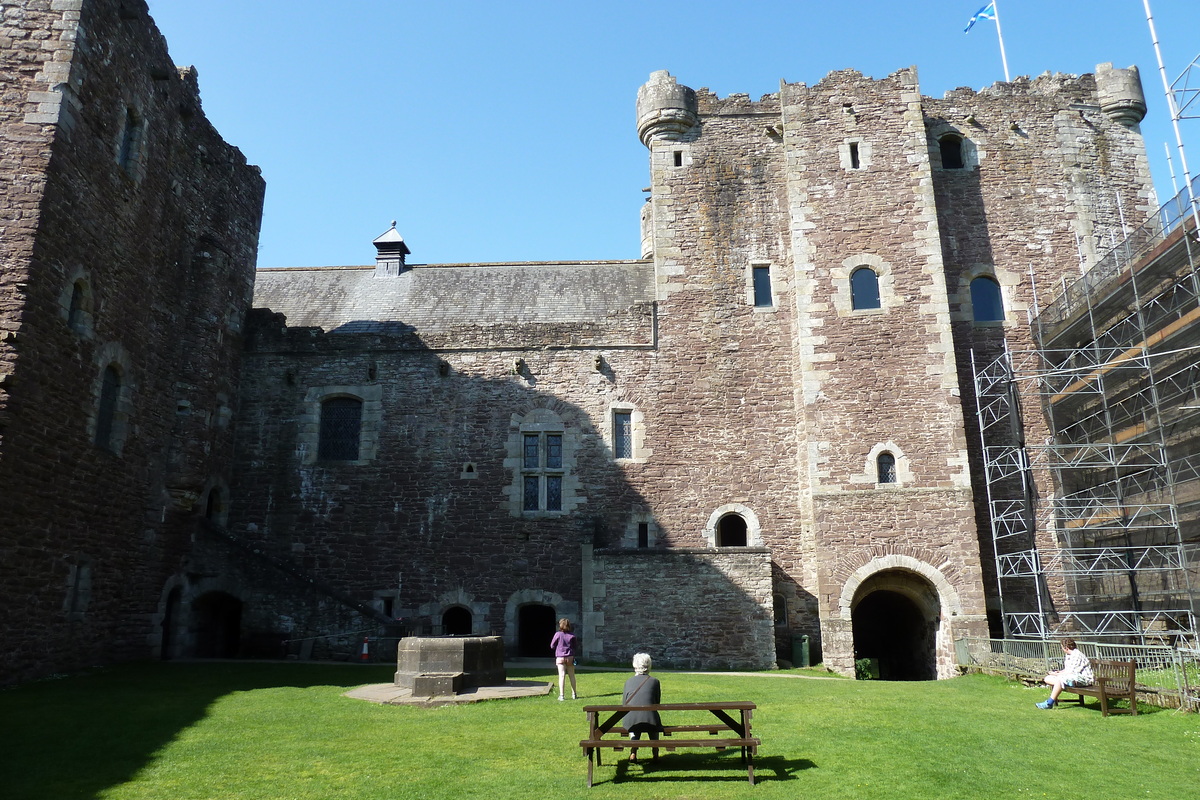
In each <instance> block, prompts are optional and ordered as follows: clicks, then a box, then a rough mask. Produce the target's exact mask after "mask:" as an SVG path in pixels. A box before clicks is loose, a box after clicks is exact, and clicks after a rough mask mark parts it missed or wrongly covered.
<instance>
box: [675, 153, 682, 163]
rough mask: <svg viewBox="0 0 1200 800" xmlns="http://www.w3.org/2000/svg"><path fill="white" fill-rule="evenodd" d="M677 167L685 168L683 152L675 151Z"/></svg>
mask: <svg viewBox="0 0 1200 800" xmlns="http://www.w3.org/2000/svg"><path fill="white" fill-rule="evenodd" d="M675 166H677V167H682V166H683V151H682V150H676V151H675Z"/></svg>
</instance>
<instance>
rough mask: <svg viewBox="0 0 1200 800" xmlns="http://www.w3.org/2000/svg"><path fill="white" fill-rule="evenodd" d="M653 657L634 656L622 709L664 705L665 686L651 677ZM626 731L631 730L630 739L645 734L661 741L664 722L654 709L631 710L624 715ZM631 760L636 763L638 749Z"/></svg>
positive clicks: (642, 654) (631, 754) (656, 754)
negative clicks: (651, 659)
mask: <svg viewBox="0 0 1200 800" xmlns="http://www.w3.org/2000/svg"><path fill="white" fill-rule="evenodd" d="M651 666H652V662H651V661H650V655H649V654H648V653H638V654H636V655H635V656H634V657H633V677H632V678H630V679H629V680H627V681H625V691H624V692H622V693H621V705H623V706H655V705H658V704H659V703H661V702H662V685H661V684H660V683H659V682H658V678H654V677H651V675H650V667H651ZM623 724H624V726H625V729H626V730H628V731H629V738H630V739H631V740H636V739H640V738H642V734H643V733H646V734H649V735H650V738H651V739H654V740H655V741H657V740H658V735H659V734H660V733H662V729H663V725H662V719H660V718H659V716H658V712H657V711H655V710H653V709H646V710H645V711H629V712H627V713H626V714H625V719H624V721H623ZM654 758H655V759H657V758H658V748H657V747H656V748H654ZM629 760H630V761H637V750H630V751H629Z"/></svg>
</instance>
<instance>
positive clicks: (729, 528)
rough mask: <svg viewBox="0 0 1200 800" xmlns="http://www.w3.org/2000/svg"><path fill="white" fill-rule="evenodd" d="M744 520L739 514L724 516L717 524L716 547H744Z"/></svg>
mask: <svg viewBox="0 0 1200 800" xmlns="http://www.w3.org/2000/svg"><path fill="white" fill-rule="evenodd" d="M745 546H746V520H745V519H743V518H742V516H741V515H740V514H726V515H725V516H723V517H721V519H720V520H719V521H718V522H717V547H745Z"/></svg>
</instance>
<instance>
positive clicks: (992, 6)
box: [963, 0, 996, 33]
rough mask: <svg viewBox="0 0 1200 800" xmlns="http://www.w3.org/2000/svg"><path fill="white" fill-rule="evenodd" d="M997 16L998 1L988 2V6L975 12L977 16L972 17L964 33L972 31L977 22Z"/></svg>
mask: <svg viewBox="0 0 1200 800" xmlns="http://www.w3.org/2000/svg"><path fill="white" fill-rule="evenodd" d="M995 18H996V3H995V0H993V2H991V3H988V4H987V5H986V6H984V7H983V8H981V9H979V10H978V11H976V12H975V16H973V17H971V21H970V22H968V23H967V27H965V28H963V33H970V32H971V28H973V27H975V23H976V22H978V21H979V20H981V19H991V20H994V19H995Z"/></svg>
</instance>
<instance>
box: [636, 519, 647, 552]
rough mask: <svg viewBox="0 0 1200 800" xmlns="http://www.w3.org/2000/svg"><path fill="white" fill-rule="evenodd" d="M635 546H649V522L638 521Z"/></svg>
mask: <svg viewBox="0 0 1200 800" xmlns="http://www.w3.org/2000/svg"><path fill="white" fill-rule="evenodd" d="M637 546H638V547H649V546H650V523H649V522H639V523H638V530H637Z"/></svg>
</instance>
